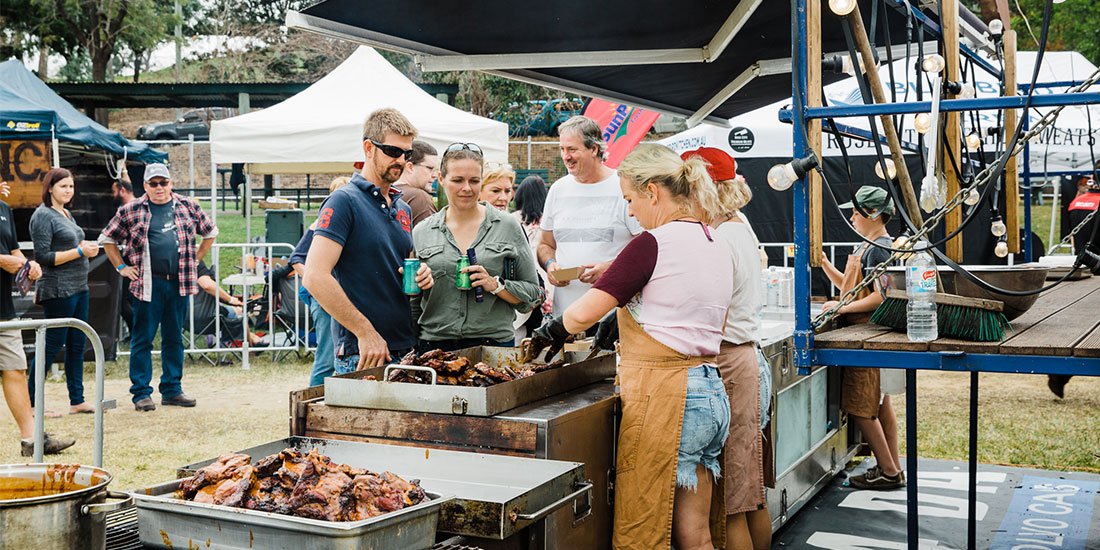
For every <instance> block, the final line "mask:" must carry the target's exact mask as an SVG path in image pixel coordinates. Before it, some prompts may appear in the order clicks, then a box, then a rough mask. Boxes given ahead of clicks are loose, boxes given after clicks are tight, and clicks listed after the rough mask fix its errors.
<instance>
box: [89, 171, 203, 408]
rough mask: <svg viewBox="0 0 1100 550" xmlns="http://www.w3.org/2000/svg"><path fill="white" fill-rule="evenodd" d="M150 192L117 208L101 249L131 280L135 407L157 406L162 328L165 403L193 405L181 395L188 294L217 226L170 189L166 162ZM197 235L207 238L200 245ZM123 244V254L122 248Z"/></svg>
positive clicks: (149, 183) (151, 174)
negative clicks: (156, 347)
mask: <svg viewBox="0 0 1100 550" xmlns="http://www.w3.org/2000/svg"><path fill="white" fill-rule="evenodd" d="M144 181H145V196H143V197H141V198H139V199H136V200H134V201H132V202H129V203H127V204H124V205H122V206H121V207H119V209H118V212H116V213H115V217H114V218H112V219H111V221H110V223H108V224H107V228H106V229H104V230H103V237H102V239H101V240H102V241H103V248H104V250H105V251H106V252H107V257H108V258H110V259H111V264H112V265H114V266H115V269H116V270H118V272H119V274H120V275H122V276H123V277H124V278H126V279H128V280H129V281H130V294H131V295H132V296H133V298H134V323H133V324H134V326H133V329H132V330H131V332H130V382H131V383H132V385H131V386H130V393H131V394H132V399H133V402H134V408H135V409H137V410H139V411H152V410H155V409H156V408H157V407H156V405H155V404H154V403H153V398H152V396H153V387H152V386H150V382H151V381H152V378H153V357H152V352H153V338H154V337H155V336H156V334H157V328H158V327H159V328H160V329H161V331H160V332H161V356H160V357H161V376H160V387H159V390H160V395H161V404H162V405H174V406H179V407H194V406H195V400H194V399H192V398H190V397H188V396H187V394H185V393H183V386H182V384H181V381H182V379H183V318H184V315H185V314H186V312H187V298H188V296H191V295H192V294H196V293H198V290H199V285H198V282H197V279H198V278H197V275H196V268H197V266H198V263H199V260H202V259H203V257H204V256H206V253H207V252H209V251H210V247H211V246H213V245H214V238H215V237H216V236H217V234H218V228H217V227H216V226H215V225H214V222H212V221H211V220H210V218H209V217H207V215H206V213H205V212H203V211H202V208H200V207H199V205H198V203H196V202H194V201H192V200H191V199H189V198H187V197H183V196H180V195H177V194H176V193H173V192H172V176H171V175H170V174H169V172H168V167H167V166H165V165H163V164H159V163H157V164H149V165H147V166H146V167H145V178H144ZM196 237H201V238H202V242H201V243H196ZM120 246H121V247H123V248H124V249H125V250H126V252H125V258H124V257H123V254H122V253H121V252H120V251H119V247H120Z"/></svg>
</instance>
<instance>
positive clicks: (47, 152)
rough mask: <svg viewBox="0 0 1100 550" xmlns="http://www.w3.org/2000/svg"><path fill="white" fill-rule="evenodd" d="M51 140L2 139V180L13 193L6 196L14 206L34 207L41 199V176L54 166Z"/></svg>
mask: <svg viewBox="0 0 1100 550" xmlns="http://www.w3.org/2000/svg"><path fill="white" fill-rule="evenodd" d="M50 156H51V148H50V142H49V141H19V140H6V141H0V180H3V181H6V182H8V185H9V186H11V193H10V194H9V195H8V196H7V197H0V198H3V200H4V202H6V203H8V205H10V206H11V207H12V208H34V207H35V206H38V203H40V202H42V178H44V177H45V176H46V172H48V171H49V170H50V168H51V167H52V166H53V164H52V162H51V159H50Z"/></svg>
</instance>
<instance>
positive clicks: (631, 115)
mask: <svg viewBox="0 0 1100 550" xmlns="http://www.w3.org/2000/svg"><path fill="white" fill-rule="evenodd" d="M584 116H586V117H588V118H591V119H592V120H595V121H596V124H599V125H600V128H601V129H602V130H603V140H604V141H605V142H607V161H606V163H605V164H607V166H608V167H609V168H618V166H619V163H620V162H622V160H623V157H625V156H626V155H627V154H628V153H630V151H632V150H634V146H635V145H638V144H639V143H641V141H642V138H644V137H645V134H646V132H648V131H649V129H650V128H652V127H653V123H654V122H657V117H659V116H661V115H660V113H655V112H652V111H646V110H645V109H639V108H637V107H631V106H629V105H624V104H622V103H612V102H610V101H604V100H602V99H592V100H591V101H589V102H588V105H587V106H586V107H585V108H584Z"/></svg>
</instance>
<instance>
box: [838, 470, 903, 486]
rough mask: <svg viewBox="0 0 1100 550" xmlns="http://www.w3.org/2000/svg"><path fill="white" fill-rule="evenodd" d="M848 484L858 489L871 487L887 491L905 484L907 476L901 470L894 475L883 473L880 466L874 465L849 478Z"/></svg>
mask: <svg viewBox="0 0 1100 550" xmlns="http://www.w3.org/2000/svg"><path fill="white" fill-rule="evenodd" d="M848 484H849V485H851V486H852V487H855V488H856V489H870V490H872V491H887V490H890V489H897V488H899V487H904V486H905V478H904V477H903V474H902V473H901V472H898V473H897V474H895V475H893V476H888V475H886V474H884V473H882V469H881V468H879V467H878V466H872V467H870V468H868V469H867V471H866V472H864V473H862V474H860V475H858V476H851V477H849V478H848Z"/></svg>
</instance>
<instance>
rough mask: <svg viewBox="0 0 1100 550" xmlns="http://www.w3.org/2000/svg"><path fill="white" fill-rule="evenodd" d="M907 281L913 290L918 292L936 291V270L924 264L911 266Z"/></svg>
mask: <svg viewBox="0 0 1100 550" xmlns="http://www.w3.org/2000/svg"><path fill="white" fill-rule="evenodd" d="M907 279H908V280H907V281H906V282H907V283H908V285H909V287H910V289H911V290H914V291H917V292H927V293H934V292H936V270H935V269H929V268H927V267H924V266H913V267H910V268H909V274H908V277H907Z"/></svg>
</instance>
